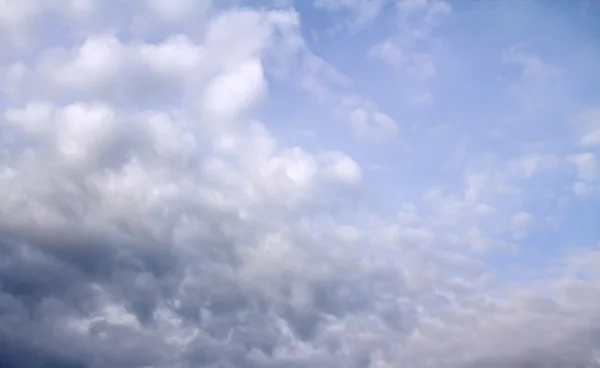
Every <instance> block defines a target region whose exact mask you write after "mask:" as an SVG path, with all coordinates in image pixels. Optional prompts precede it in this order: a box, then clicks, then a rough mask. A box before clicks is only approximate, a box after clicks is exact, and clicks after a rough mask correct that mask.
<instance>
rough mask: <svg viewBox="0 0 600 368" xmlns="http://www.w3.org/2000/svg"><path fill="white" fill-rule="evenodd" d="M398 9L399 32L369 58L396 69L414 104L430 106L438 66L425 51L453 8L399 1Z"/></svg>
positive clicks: (436, 2)
mask: <svg viewBox="0 0 600 368" xmlns="http://www.w3.org/2000/svg"><path fill="white" fill-rule="evenodd" d="M396 8H397V14H398V20H397V27H398V29H397V30H396V32H395V34H393V35H392V36H390V37H389V38H387V39H385V40H383V41H381V42H379V43H377V44H375V45H374V46H373V47H372V48H371V49H370V50H369V53H368V55H369V56H370V57H372V58H376V59H380V60H382V61H383V62H385V63H386V64H388V65H389V66H391V67H392V68H394V70H395V71H396V73H397V74H398V76H399V77H400V79H401V81H402V82H404V83H405V84H407V86H408V93H409V96H411V99H412V104H414V105H417V106H422V105H427V104H430V103H431V102H433V100H434V96H433V94H432V93H431V91H430V90H429V89H428V87H427V84H428V82H429V80H431V79H432V78H433V77H434V76H435V74H436V67H435V61H434V56H433V54H432V53H431V52H428V51H423V50H427V49H428V42H430V41H431V39H432V38H433V37H434V35H433V32H434V30H435V28H437V27H438V26H439V25H440V23H441V19H443V18H444V17H445V16H447V15H448V14H450V12H451V6H450V4H448V3H447V2H445V1H440V0H431V1H429V0H425V1H422V0H417V1H415V0H403V1H398V2H397V6H396Z"/></svg>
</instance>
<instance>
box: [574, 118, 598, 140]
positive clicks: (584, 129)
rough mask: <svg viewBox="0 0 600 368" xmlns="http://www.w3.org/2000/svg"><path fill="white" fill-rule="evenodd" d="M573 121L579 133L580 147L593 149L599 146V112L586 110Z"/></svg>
mask: <svg viewBox="0 0 600 368" xmlns="http://www.w3.org/2000/svg"><path fill="white" fill-rule="evenodd" d="M574 120H575V124H576V125H577V128H578V130H579V133H580V136H579V144H580V145H582V146H588V147H593V146H597V145H599V144H600V110H597V109H586V110H584V111H582V112H580V113H579V114H577V115H576V116H575V118H574Z"/></svg>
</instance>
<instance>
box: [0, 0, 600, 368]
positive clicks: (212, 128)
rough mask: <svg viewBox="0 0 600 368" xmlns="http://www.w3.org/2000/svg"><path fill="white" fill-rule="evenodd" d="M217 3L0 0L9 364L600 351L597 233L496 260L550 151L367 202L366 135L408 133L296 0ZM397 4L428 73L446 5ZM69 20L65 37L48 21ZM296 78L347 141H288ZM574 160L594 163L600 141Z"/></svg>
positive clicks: (342, 361)
mask: <svg viewBox="0 0 600 368" xmlns="http://www.w3.org/2000/svg"><path fill="white" fill-rule="evenodd" d="M382 4H383V3H382V2H375V5H369V6H373V7H375V8H373V9H374V10H372V11H373V13H372V15H369V17H371V16H372V17H375V16H376V15H378V14H379V9H380V8H379V7H380V6H382ZM217 5H218V4H217V2H210V1H203V2H202V1H201V2H196V1H185V0H178V1H157V0H150V1H144V2H139V3H131V4H122V2H104V3H103V2H95V1H91V0H90V1H66V2H58V1H50V2H47V3H46V2H39V1H23V2H16V1H10V0H9V1H4V2H2V1H0V30H4V31H3V32H1V34H3V35H8V36H0V48H1V50H0V51H3V52H0V55H2V57H0V61H1V64H0V80H1V81H2V83H1V90H2V93H3V98H2V102H1V103H0V109H1V114H0V332H1V333H0V366H3V367H40V366H44V367H46V366H48V367H156V368H158V367H164V368H167V367H195V366H206V367H289V366H292V367H331V366H342V367H357V368H358V367H380V368H381V367H407V368H408V367H456V368H459V367H499V366H502V367H506V366H545V367H554V366H556V367H559V366H561V367H562V366H573V367H594V366H598V365H599V364H600V362H599V360H598V359H599V357H598V351H599V349H600V334H599V333H600V325H599V324H598V322H597V313H598V311H597V305H598V303H600V280H599V279H598V277H599V276H600V275H599V274H598V272H597V270H598V269H600V249H598V248H597V247H596V248H593V247H588V248H586V249H582V250H581V251H577V252H570V253H569V256H568V257H567V258H566V259H560V260H554V261H553V262H552V265H553V269H555V270H557V273H556V274H553V275H552V277H550V278H549V279H548V280H547V281H542V282H540V283H535V284H529V283H527V282H525V281H523V280H524V279H523V280H521V281H522V282H521V283H520V285H515V283H508V282H506V283H505V282H503V279H502V277H496V275H495V271H496V270H494V268H493V262H492V263H490V264H487V263H486V259H485V256H486V255H487V254H490V253H488V252H492V251H494V250H498V249H506V248H509V247H508V246H507V244H508V243H509V242H519V241H523V240H524V239H525V238H526V237H525V235H526V234H528V233H529V232H530V231H534V230H535V226H537V225H538V221H537V219H538V217H537V214H533V213H529V212H527V211H531V210H530V209H529V208H527V206H528V205H530V203H529V202H527V201H526V200H525V199H526V198H524V196H523V195H522V192H524V191H525V189H527V188H526V185H525V184H523V183H524V182H527V181H528V180H531V181H534V180H536V179H539V177H540V176H541V175H543V174H544V173H547V172H551V171H553V170H558V169H559V168H557V166H558V164H557V163H556V162H557V161H558V160H557V159H556V157H555V156H554V155H545V154H542V153H536V154H530V153H528V154H526V155H525V156H522V155H516V157H517V158H516V159H512V160H507V161H506V162H505V163H504V164H502V165H500V164H498V162H494V161H493V160H490V161H487V162H485V163H484V164H480V163H474V164H473V165H470V166H469V165H467V166H465V167H464V168H463V170H461V171H460V173H459V174H458V182H459V184H458V185H453V183H451V182H450V181H448V182H446V183H445V184H446V185H442V186H435V187H429V186H428V185H425V184H423V185H422V186H419V189H420V192H419V193H418V194H415V195H414V196H412V198H411V201H410V203H409V202H408V201H403V202H402V203H401V204H398V206H397V207H396V203H395V200H394V199H393V198H392V195H391V192H392V190H385V191H382V192H385V193H383V194H384V198H385V199H386V203H385V205H386V206H387V205H389V206H390V207H392V208H393V210H392V211H387V210H386V208H387V207H386V208H384V206H381V207H378V204H377V201H376V200H374V198H373V196H371V195H370V193H372V192H373V191H377V189H376V188H378V187H377V185H376V184H377V183H374V182H375V181H377V177H376V176H375V177H374V176H370V175H369V173H368V171H365V170H364V165H365V163H366V162H369V161H370V160H371V159H372V158H373V157H375V155H374V156H370V155H368V154H366V153H364V152H363V153H361V150H360V149H358V150H357V149H355V148H356V147H363V146H361V145H363V144H365V145H368V146H367V147H368V149H369V150H370V149H373V150H376V148H379V149H381V148H382V147H385V144H384V143H383V141H384V140H392V143H391V144H395V143H398V142H397V141H394V140H393V139H394V137H395V134H396V133H397V131H398V129H399V128H398V125H399V124H400V123H402V122H403V119H402V118H403V116H402V114H398V116H396V115H394V116H396V117H395V118H394V117H392V115H391V113H390V114H388V113H385V112H383V109H382V108H381V107H379V106H377V105H376V104H375V103H374V102H371V98H370V97H367V96H368V95H369V94H368V93H367V92H365V93H364V94H361V93H359V92H358V90H360V87H359V86H358V85H357V84H358V83H355V82H354V81H353V80H352V79H351V78H350V77H348V76H346V75H344V74H342V73H341V72H340V71H339V70H338V69H336V68H335V67H334V66H333V64H332V63H329V62H327V61H326V60H325V59H324V58H322V57H320V56H318V55H317V52H316V51H315V50H314V49H313V48H312V47H311V45H310V43H309V42H307V41H306V40H305V39H304V38H303V31H302V27H303V24H304V23H303V22H304V16H303V15H301V14H299V13H298V11H297V10H295V9H294V8H291V7H287V6H282V7H278V8H277V9H269V8H268V7H266V6H265V7H260V8H252V7H243V8H242V7H239V8H238V7H233V6H222V7H218V6H217ZM315 5H316V6H319V7H324V8H326V9H329V10H330V11H337V10H338V9H339V8H340V7H342V8H343V7H347V8H352V9H355V8H361V7H363V6H367V5H366V3H365V2H360V1H355V2H331V1H318V2H316V3H315ZM219 6H220V5H219ZM398 9H399V10H398V11H399V12H400V13H401V14H405V15H406V14H420V15H419V16H417V17H416V18H415V19H413V17H412V15H411V16H410V19H411V22H412V23H414V26H413V25H411V26H410V27H408V28H407V29H406V30H405V31H407V32H408V31H410V35H404V36H401V37H399V39H400V40H404V41H406V42H405V43H404V44H402V47H408V49H407V50H408V51H406V52H408V54H407V55H408V58H406V59H401V64H402V65H404V67H409V69H410V68H413V67H414V68H416V69H414V70H413V69H410V70H411V73H412V72H413V71H414V72H416V74H417V79H419V81H420V82H425V81H426V80H428V79H430V77H431V75H429V74H430V73H429V74H428V72H427V73H425V72H426V70H424V69H421V67H417V64H419V65H421V66H423V65H424V64H423V63H422V61H423V60H425V59H427V57H426V55H425V54H420V53H416V51H414V50H412V49H411V48H412V47H413V46H415V45H416V44H417V43H418V42H420V40H422V39H423V38H426V37H427V36H428V35H429V34H430V33H431V32H432V29H433V28H434V27H435V26H437V24H438V17H440V16H442V15H443V16H447V15H448V14H449V6H448V5H446V4H445V3H443V2H427V1H410V2H409V1H405V2H401V3H400V4H399V5H398ZM2 10H4V11H2ZM101 15H102V16H101ZM402 16H404V15H402ZM63 21H64V22H66V23H65V24H68V26H69V27H73V29H74V30H77V31H76V32H74V33H73V34H74V35H75V36H74V37H73V38H71V37H67V36H65V35H59V36H57V35H54V36H48V37H43V36H44V34H43V33H44V30H46V27H48V25H52V24H56V22H63ZM412 23H411V24H412ZM38 36H39V37H38ZM394 42H396V41H394ZM381 47H383V46H381ZM390 47H391V46H390ZM388 51H390V55H392V56H393V53H394V52H396V51H397V50H396V51H394V50H393V49H391V48H390V49H389V50H388ZM423 58H424V59H423ZM425 64H426V65H430V64H429V63H428V62H427V63H425ZM348 74H349V75H350V74H351V73H348ZM282 85H284V86H286V88H287V89H286V88H283V87H282ZM419 86H421V85H419ZM299 92H300V93H307V94H308V97H309V98H308V100H309V101H311V102H310V103H313V104H314V106H316V107H318V106H320V107H321V108H322V107H325V109H323V111H325V113H324V114H326V113H327V112H329V113H330V116H328V118H329V119H340V120H342V121H344V122H347V126H346V127H342V128H343V129H345V130H347V131H349V132H350V133H352V134H350V135H349V136H350V137H351V138H352V139H353V141H352V147H350V148H348V149H346V148H345V147H344V142H343V140H342V139H341V138H340V140H339V142H338V140H337V139H332V140H329V141H328V142H327V144H326V145H324V147H321V146H317V145H311V144H310V142H303V143H304V144H292V143H290V142H286V141H285V140H284V139H283V138H281V134H279V133H281V127H282V126H284V127H285V125H286V124H289V122H287V121H279V120H276V119H274V118H273V116H275V115H279V116H280V115H281V114H272V113H273V110H269V108H277V106H275V107H273V106H272V104H270V101H271V100H270V99H271V97H273V95H274V94H275V93H289V96H290V99H292V98H297V96H298V93H299ZM316 107H315V109H316ZM300 110H301V108H299V109H293V111H286V113H285V114H284V116H285V117H286V118H289V119H290V120H292V117H293V116H294V115H296V114H300V113H302V111H300ZM392 110H393V109H392ZM325 116H326V115H324V117H325ZM323 120H324V121H326V120H327V119H323ZM334 126H335V125H333V124H332V125H327V126H326V127H324V128H322V130H321V131H320V132H321V133H323V132H325V133H323V134H322V135H323V136H329V137H331V135H332V134H331V131H332V130H333V129H334V128H333V127H334ZM586 129H587V128H586ZM588 130H589V129H588ZM588 130H586V132H588ZM588 133H589V132H588ZM586 134H587V133H586ZM338 135H339V136H342V135H343V134H342V133H339V134H338V132H335V134H333V136H334V138H337V136H338ZM365 139H370V140H376V141H377V142H376V143H374V142H370V143H369V142H366V141H365ZM585 142H589V139H588V140H586V141H585ZM580 143H582V144H583V141H581V142H580ZM584 145H586V146H590V144H587V143H586V144H584ZM346 147H347V146H346ZM431 148H432V147H424V148H422V149H420V150H419V152H427V151H429V150H430V149H431ZM566 157H567V158H568V159H569V160H570V162H571V163H572V164H574V165H575V166H576V168H577V170H578V171H577V175H578V176H577V178H576V179H577V180H581V181H582V182H585V183H586V184H589V185H591V184H593V182H594V180H595V178H596V177H595V172H594V170H595V153H583V154H577V153H574V152H571V153H570V154H569V155H567V156H566ZM394 160H400V155H398V156H396V157H394ZM425 161H426V160H423V161H419V162H417V165H421V163H422V162H423V163H424V162H425ZM403 162H404V161H403ZM495 164H498V165H495ZM422 166H423V167H424V166H425V165H422ZM423 170H424V169H423ZM424 176H426V175H425V174H424ZM374 178H375V180H374ZM415 180H416V179H415ZM409 182H410V180H409V178H406V177H402V176H401V175H398V176H396V177H395V178H393V180H390V183H391V185H398V186H403V185H406V186H408V184H407V183H409ZM514 187H524V189H523V190H520V189H519V190H517V189H514ZM374 188H375V190H374ZM513 189H514V190H513ZM582 190H583V189H581V188H579V189H576V192H578V193H579V192H581V191H582ZM423 192H425V193H424V194H423ZM376 194H381V193H376ZM388 194H389V195H388ZM413 202H414V203H413ZM534 217H535V219H536V221H534V220H533V219H534ZM504 272H505V274H504V275H503V276H506V272H508V271H506V270H504ZM517 284H519V283H517ZM515 336H517V337H518V338H515Z"/></svg>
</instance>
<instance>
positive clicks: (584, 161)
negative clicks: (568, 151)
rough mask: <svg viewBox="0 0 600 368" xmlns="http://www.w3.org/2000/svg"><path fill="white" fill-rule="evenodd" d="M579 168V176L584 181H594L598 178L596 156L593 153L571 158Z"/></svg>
mask: <svg viewBox="0 0 600 368" xmlns="http://www.w3.org/2000/svg"><path fill="white" fill-rule="evenodd" d="M571 159H572V160H573V163H574V164H575V166H576V167H577V176H578V177H579V179H580V180H583V181H588V182H589V181H593V180H594V179H595V178H596V156H595V155H594V154H593V153H589V152H586V153H581V154H578V155H573V156H572V157H571Z"/></svg>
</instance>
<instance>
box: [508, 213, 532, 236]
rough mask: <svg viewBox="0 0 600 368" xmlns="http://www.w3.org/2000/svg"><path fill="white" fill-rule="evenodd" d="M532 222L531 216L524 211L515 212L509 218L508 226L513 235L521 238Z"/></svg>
mask: <svg viewBox="0 0 600 368" xmlns="http://www.w3.org/2000/svg"><path fill="white" fill-rule="evenodd" d="M532 224H533V216H531V214H529V213H527V212H524V211H520V212H517V213H515V214H513V215H512V216H511V218H510V228H511V230H512V231H513V235H514V236H515V237H516V238H518V239H522V238H524V237H525V236H526V235H527V232H528V231H529V228H530V227H531V225H532Z"/></svg>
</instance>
